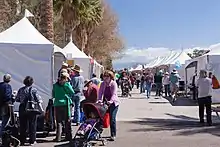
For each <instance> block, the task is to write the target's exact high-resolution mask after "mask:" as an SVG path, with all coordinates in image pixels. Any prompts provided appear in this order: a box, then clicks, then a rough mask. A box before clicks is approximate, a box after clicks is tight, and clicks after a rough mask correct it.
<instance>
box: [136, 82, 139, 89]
mask: <svg viewBox="0 0 220 147" xmlns="http://www.w3.org/2000/svg"><path fill="white" fill-rule="evenodd" d="M136 84H137V89H139V86H140V80H137V81H136Z"/></svg>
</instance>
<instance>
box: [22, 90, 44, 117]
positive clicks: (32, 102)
mask: <svg viewBox="0 0 220 147" xmlns="http://www.w3.org/2000/svg"><path fill="white" fill-rule="evenodd" d="M31 90H32V87H30V88H29V90H28V97H27V102H26V106H25V111H26V113H28V114H31V115H40V114H42V111H41V107H40V105H39V103H38V102H37V101H36V99H35V98H34V96H33V94H32V92H31Z"/></svg>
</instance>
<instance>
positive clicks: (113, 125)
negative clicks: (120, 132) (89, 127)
mask: <svg viewBox="0 0 220 147" xmlns="http://www.w3.org/2000/svg"><path fill="white" fill-rule="evenodd" d="M118 107H119V106H115V104H114V103H113V104H111V106H110V107H109V114H110V132H111V137H116V115H117V112H118Z"/></svg>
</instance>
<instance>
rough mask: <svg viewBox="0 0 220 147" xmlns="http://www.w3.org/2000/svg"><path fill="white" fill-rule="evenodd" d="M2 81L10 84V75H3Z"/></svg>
mask: <svg viewBox="0 0 220 147" xmlns="http://www.w3.org/2000/svg"><path fill="white" fill-rule="evenodd" d="M3 80H4V81H5V82H10V81H11V75H10V74H5V75H4V76H3Z"/></svg>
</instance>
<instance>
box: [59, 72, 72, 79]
mask: <svg viewBox="0 0 220 147" xmlns="http://www.w3.org/2000/svg"><path fill="white" fill-rule="evenodd" d="M61 76H64V77H67V78H68V79H70V75H69V74H68V73H67V72H63V73H61Z"/></svg>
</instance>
